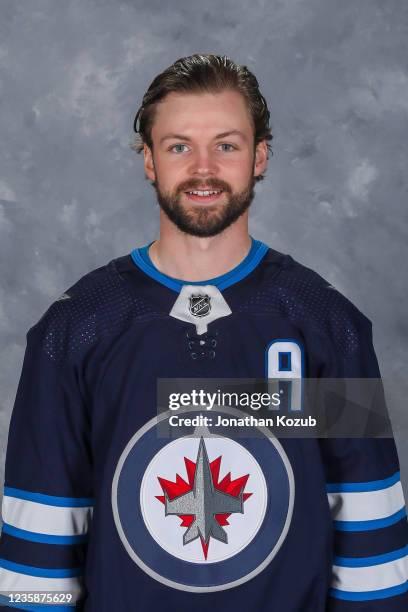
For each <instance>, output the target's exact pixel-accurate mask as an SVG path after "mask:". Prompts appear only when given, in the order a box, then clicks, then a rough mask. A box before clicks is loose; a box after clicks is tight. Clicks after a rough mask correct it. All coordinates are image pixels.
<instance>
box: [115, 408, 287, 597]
mask: <svg viewBox="0 0 408 612" xmlns="http://www.w3.org/2000/svg"><path fill="white" fill-rule="evenodd" d="M226 412H227V413H229V414H232V413H233V414H234V415H235V416H236V415H238V416H242V414H241V413H239V412H238V411H236V410H232V409H217V410H212V411H211V416H212V417H213V422H215V421H216V419H217V417H218V415H220V416H224V417H225V413H226ZM189 415H190V416H196V415H197V411H194V412H193V411H191V414H190V412H189V411H188V410H187V411H184V412H183V416H189ZM168 416H169V414H168V413H166V414H163V415H160V417H158V418H154V419H152V420H151V421H149V422H148V423H146V424H145V425H144V426H143V427H142V428H141V429H140V430H139V431H138V432H136V433H135V435H134V436H133V437H132V438H131V440H130V441H129V443H128V444H127V446H126V448H125V449H124V451H123V453H122V455H121V457H120V459H119V462H118V465H117V468H116V471H115V476H114V479H113V485H112V508H113V514H114V519H115V524H116V528H117V530H118V533H119V536H120V538H121V541H122V543H123V545H124V547H125V549H126V551H127V552H128V554H129V556H130V557H131V558H132V559H133V561H134V562H135V563H137V565H138V566H139V567H140V568H141V569H143V570H144V571H145V572H146V573H147V574H149V576H151V577H153V578H155V579H156V580H158V581H159V582H161V583H163V584H165V585H167V586H170V587H173V588H176V589H181V590H185V591H192V592H210V591H218V590H223V589H229V588H232V587H235V586H238V585H240V584H242V583H244V582H246V581H247V580H250V579H251V578H253V577H254V576H256V575H257V574H258V573H259V572H261V571H262V570H263V569H264V568H265V567H266V566H267V565H268V564H269V563H270V562H271V561H272V559H273V558H274V556H275V555H276V553H277V552H278V550H279V548H280V546H281V545H282V543H283V541H284V539H285V537H286V534H287V531H288V529H289V525H290V521H291V517H292V511H293V502H294V479H293V472H292V468H291V466H290V463H289V460H288V458H287V456H286V453H285V452H284V450H283V448H282V446H281V444H280V442H279V441H278V440H277V439H276V438H273V437H270V435H271V433H270V432H269V431H268V432H266V430H265V432H264V431H263V428H260V429H259V431H258V435H260V437H250V429H249V428H248V437H242V435H243V430H244V429H245V428H240V437H239V438H238V437H234V436H233V428H230V427H229V428H226V427H225V428H223V427H215V428H214V427H209V428H205V430H204V431H203V430H202V429H201V430H196V431H194V430H192V432H191V434H192V435H189V436H184V437H179V438H177V439H175V440H170V439H168V438H158V437H157V427H158V424H159V422H160V421H161V420H163V419H166V418H168ZM215 432H216V433H215ZM260 432H261V434H260ZM266 433H268V435H266ZM193 434H194V435H193ZM262 434H263V435H262Z"/></svg>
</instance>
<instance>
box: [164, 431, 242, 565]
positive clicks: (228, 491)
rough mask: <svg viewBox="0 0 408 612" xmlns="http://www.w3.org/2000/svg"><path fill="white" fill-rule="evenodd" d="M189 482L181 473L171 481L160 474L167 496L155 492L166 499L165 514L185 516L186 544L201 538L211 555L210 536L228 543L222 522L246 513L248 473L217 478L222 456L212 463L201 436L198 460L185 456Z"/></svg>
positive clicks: (203, 546)
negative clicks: (245, 491) (221, 478)
mask: <svg viewBox="0 0 408 612" xmlns="http://www.w3.org/2000/svg"><path fill="white" fill-rule="evenodd" d="M184 461H185V465H186V470H187V474H188V480H189V482H186V481H185V480H184V479H183V478H181V476H179V474H177V477H176V481H175V482H170V481H168V480H166V479H165V478H160V477H158V480H159V482H160V485H161V487H162V489H163V492H164V496H159V495H158V496H156V497H157V499H158V500H159V501H161V502H162V503H164V507H165V516H168V515H174V514H175V515H177V516H179V517H180V518H181V519H182V522H181V527H187V530H186V531H185V532H184V535H183V545H184V546H185V545H186V544H189V542H192V541H193V540H196V539H197V538H200V540H201V546H202V548H203V553H204V557H205V559H207V555H208V546H209V543H210V537H212V538H214V539H215V540H218V541H220V542H223V543H224V544H227V543H228V534H227V531H226V530H225V529H224V528H223V526H225V525H228V524H229V523H228V520H227V519H228V517H229V516H230V515H231V514H233V513H237V512H239V513H240V514H243V513H244V501H245V500H246V499H248V497H250V496H251V493H244V488H245V485H246V482H247V480H248V477H249V474H246V475H245V476H242V477H240V478H237V479H235V480H231V474H230V473H228V474H227V475H226V476H225V478H223V480H222V481H221V482H218V477H219V470H220V464H221V457H218V458H217V459H215V460H214V461H212V462H211V463H210V461H209V459H208V454H207V448H206V446H205V443H204V439H203V438H202V437H201V439H200V445H199V448H198V454H197V459H196V462H195V464H194V463H193V462H192V461H191V460H189V459H186V458H185V459H184Z"/></svg>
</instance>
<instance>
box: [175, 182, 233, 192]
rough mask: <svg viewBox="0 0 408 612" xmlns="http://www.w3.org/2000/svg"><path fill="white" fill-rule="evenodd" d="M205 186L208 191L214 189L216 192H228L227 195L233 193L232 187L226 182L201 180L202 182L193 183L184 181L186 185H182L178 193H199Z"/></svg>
mask: <svg viewBox="0 0 408 612" xmlns="http://www.w3.org/2000/svg"><path fill="white" fill-rule="evenodd" d="M203 184H204V185H205V186H206V188H207V189H210V190H211V189H214V190H222V191H226V192H227V193H230V192H231V187H230V186H229V185H228V183H226V182H225V181H221V180H215V179H212V180H203V179H201V181H200V180H199V179H197V180H195V181H193V180H190V181H184V183H180V185H179V186H178V188H177V192H178V193H181V192H184V191H197V190H199V189H200V188H201V185H203Z"/></svg>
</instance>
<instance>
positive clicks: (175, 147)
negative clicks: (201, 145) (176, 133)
mask: <svg viewBox="0 0 408 612" xmlns="http://www.w3.org/2000/svg"><path fill="white" fill-rule="evenodd" d="M177 147H178V149H177ZM182 147H187V145H185V144H181V143H178V144H175V145H173V146H171V147H170V149H169V150H170V151H174V153H184V151H183V150H182Z"/></svg>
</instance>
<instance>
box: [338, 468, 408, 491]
mask: <svg viewBox="0 0 408 612" xmlns="http://www.w3.org/2000/svg"><path fill="white" fill-rule="evenodd" d="M399 480H400V472H395V474H393V475H392V476H389V477H388V478H384V479H383V480H370V481H368V482H339V483H328V484H327V485H326V491H327V493H362V492H364V491H379V490H380V489H386V488H388V487H391V486H392V485H393V484H395V483H396V482H398V481H399Z"/></svg>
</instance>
